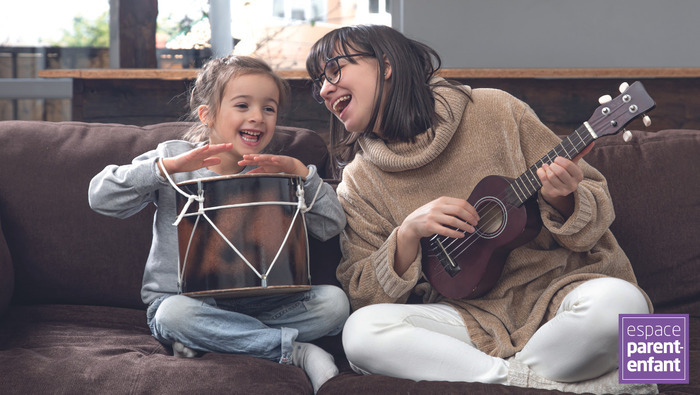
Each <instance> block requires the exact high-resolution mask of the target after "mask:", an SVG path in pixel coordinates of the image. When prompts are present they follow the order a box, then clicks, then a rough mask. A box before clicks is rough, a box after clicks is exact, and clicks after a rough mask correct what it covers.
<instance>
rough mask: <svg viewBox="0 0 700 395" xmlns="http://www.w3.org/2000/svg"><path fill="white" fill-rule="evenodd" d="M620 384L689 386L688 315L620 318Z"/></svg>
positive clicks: (642, 315) (625, 315)
mask: <svg viewBox="0 0 700 395" xmlns="http://www.w3.org/2000/svg"><path fill="white" fill-rule="evenodd" d="M619 323H620V329H619V330H620V383H684V384H687V383H688V380H689V378H688V370H689V366H688V353H689V352H688V314H620V317H619Z"/></svg>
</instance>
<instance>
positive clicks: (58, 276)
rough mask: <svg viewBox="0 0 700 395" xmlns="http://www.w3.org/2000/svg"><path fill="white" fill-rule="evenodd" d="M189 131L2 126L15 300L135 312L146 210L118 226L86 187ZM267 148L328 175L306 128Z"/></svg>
mask: <svg viewBox="0 0 700 395" xmlns="http://www.w3.org/2000/svg"><path fill="white" fill-rule="evenodd" d="M189 126H190V124H189V123H183V122H173V123H164V124H157V125H150V126H145V127H138V126H125V125H118V124H89V123H82V122H59V123H51V122H31V121H3V122H0V146H2V147H3V155H0V169H2V171H1V172H0V218H2V230H3V233H4V235H5V238H6V241H7V246H8V247H9V252H10V255H11V257H12V262H13V264H14V271H15V293H14V303H21V304H27V303H71V304H97V305H110V306H123V307H143V306H142V302H141V298H140V288H141V277H142V274H143V268H144V265H145V261H146V257H147V255H148V250H149V247H150V242H151V224H152V220H153V207H148V208H146V209H144V210H142V211H141V212H140V213H138V214H136V215H135V216H133V217H131V218H129V219H126V220H120V219H114V218H110V217H106V216H102V215H100V214H97V213H95V212H93V211H92V210H91V209H90V207H89V206H88V202H87V188H88V184H89V182H90V180H91V178H92V177H93V176H94V175H95V174H97V173H98V172H99V171H100V170H102V169H103V168H104V167H105V166H106V165H108V164H125V163H129V162H131V160H132V159H133V158H134V157H136V156H137V155H139V154H141V153H143V152H146V151H148V150H151V149H153V148H155V147H156V146H157V144H158V143H159V142H162V141H165V140H169V139H176V138H179V137H180V136H182V134H183V133H184V132H185V130H186V129H187V128H188V127H189ZM271 147H273V149H275V150H276V152H281V153H286V154H289V155H292V156H298V157H299V158H300V160H302V161H303V162H305V163H313V164H315V165H316V166H317V167H318V168H319V173H320V174H321V175H322V176H325V174H326V172H327V169H328V166H329V164H328V163H329V161H328V152H327V149H326V146H325V143H324V142H323V140H322V139H321V137H320V136H319V135H317V134H316V133H315V132H313V131H310V130H306V129H298V128H278V131H277V133H275V139H274V142H273V143H272V145H271ZM0 259H2V248H1V245H0ZM0 262H2V264H3V265H5V262H6V261H5V260H2V261H0ZM0 269H3V272H2V273H3V276H4V275H5V273H6V271H5V270H4V269H5V268H4V267H0ZM0 285H4V284H0ZM3 288H4V287H3ZM1 302H2V299H0V306H2V303H1Z"/></svg>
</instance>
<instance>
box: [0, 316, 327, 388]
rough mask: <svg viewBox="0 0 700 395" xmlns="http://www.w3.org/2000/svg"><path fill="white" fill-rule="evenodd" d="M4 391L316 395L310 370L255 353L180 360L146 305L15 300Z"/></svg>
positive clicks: (4, 342)
mask: <svg viewBox="0 0 700 395" xmlns="http://www.w3.org/2000/svg"><path fill="white" fill-rule="evenodd" d="M0 351H1V352H0V377H2V380H0V393H3V394H30V393H56V394H71V393H76V394H77V393H80V394H103V393H114V394H146V393H148V394H155V393H162V394H175V393H178V394H198V393H222V391H225V392H230V393H240V394H255V393H289V394H311V393H313V388H312V387H311V383H310V382H309V381H308V379H307V378H306V374H305V373H304V371H303V370H301V369H299V368H297V367H295V366H291V365H281V364H279V363H277V362H276V361H268V360H264V359H260V358H254V357H250V356H241V355H232V354H215V353H208V354H204V355H203V356H202V357H201V358H193V359H186V358H177V357H174V356H172V351H171V350H170V349H166V348H165V347H163V346H162V345H161V344H160V343H158V341H156V340H155V339H154V338H153V337H152V336H151V334H150V331H149V329H148V327H147V326H146V315H145V312H144V311H141V310H134V309H123V308H115V307H104V306H92V307H91V306H66V305H53V306H15V307H12V308H10V311H9V313H8V316H7V319H6V320H3V321H0Z"/></svg>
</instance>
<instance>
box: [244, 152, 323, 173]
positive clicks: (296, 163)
mask: <svg viewBox="0 0 700 395" xmlns="http://www.w3.org/2000/svg"><path fill="white" fill-rule="evenodd" d="M238 164H239V165H240V166H251V165H252V166H258V167H257V168H255V169H253V170H251V171H250V173H288V174H295V175H298V176H300V177H306V176H308V175H309V169H308V168H307V167H306V166H305V165H304V164H303V163H301V161H300V160H299V159H296V158H292V157H291V156H284V155H269V154H247V155H243V160H241V161H239V162H238Z"/></svg>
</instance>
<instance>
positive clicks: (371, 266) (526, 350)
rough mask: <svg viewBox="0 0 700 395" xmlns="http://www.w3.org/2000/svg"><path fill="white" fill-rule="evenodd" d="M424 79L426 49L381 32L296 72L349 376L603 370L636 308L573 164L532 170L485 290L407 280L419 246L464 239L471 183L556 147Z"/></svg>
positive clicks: (522, 123)
mask: <svg viewBox="0 0 700 395" xmlns="http://www.w3.org/2000/svg"><path fill="white" fill-rule="evenodd" d="M439 66H440V58H439V56H438V55H437V53H436V52H435V51H434V50H432V49H431V48H429V47H427V46H425V45H424V44H421V43H419V42H416V41H414V40H410V39H408V38H407V37H405V36H403V35H402V34H401V33H399V32H397V31H395V30H393V29H391V28H389V27H384V26H351V27H344V28H340V29H337V30H334V31H332V32H330V33H328V34H327V35H326V36H324V37H323V38H321V39H320V40H319V41H318V42H316V43H315V44H314V46H313V47H312V49H311V52H310V54H309V56H308V58H307V71H308V72H309V75H310V76H311V77H312V78H313V79H314V81H315V84H314V97H315V98H316V99H317V100H318V101H319V102H320V103H324V104H325V106H326V107H327V108H328V110H329V111H330V112H331V113H332V114H333V117H332V121H331V122H332V125H331V135H332V142H333V144H334V145H337V146H340V147H341V148H343V151H342V152H340V153H339V154H338V155H339V159H340V162H341V165H343V166H344V169H343V173H342V183H341V184H340V185H339V187H338V191H337V192H338V197H339V199H340V201H341V204H342V206H343V208H344V210H345V212H346V215H347V221H348V224H347V226H346V228H345V231H344V232H343V233H342V234H341V245H342V251H343V260H342V262H341V263H340V265H339V267H338V271H337V275H338V279H339V280H340V282H341V284H342V285H343V287H344V289H345V291H346V292H347V293H348V295H349V297H350V302H351V305H352V307H353V309H354V310H355V312H354V313H353V314H352V315H351V316H350V318H349V319H348V321H347V323H346V326H345V329H344V331H343V345H344V347H345V351H346V354H347V356H348V359H349V361H350V363H351V366H352V367H353V369H354V370H355V371H357V372H360V373H375V374H384V375H389V376H393V377H400V378H408V379H413V380H450V381H478V382H486V383H500V384H510V385H520V386H528V385H535V386H536V385H538V384H535V383H532V382H528V381H532V380H533V378H534V377H537V380H539V379H541V378H544V379H542V380H541V381H542V382H546V381H547V380H555V381H558V382H577V381H581V380H588V379H592V378H595V377H599V376H601V375H604V374H605V373H608V372H611V371H614V370H615V369H616V367H617V344H618V343H617V339H618V333H617V330H618V329H617V328H618V315H619V314H622V313H649V312H650V311H651V309H652V306H651V303H650V301H649V299H648V297H647V296H646V294H644V292H643V291H642V290H641V289H639V287H638V286H637V285H636V280H635V276H634V273H633V271H632V268H631V265H630V262H629V261H628V259H627V257H626V256H625V254H624V253H623V251H622V250H621V249H620V247H619V246H618V244H617V242H616V240H615V238H614V237H613V235H612V234H611V233H610V231H609V229H608V227H609V225H610V224H611V223H612V221H613V219H614V212H613V206H612V202H611V201H610V196H609V194H608V190H607V187H606V184H605V180H604V178H603V176H602V175H601V174H600V173H599V172H597V171H596V170H595V169H593V168H592V167H591V166H589V165H587V164H586V163H585V162H583V161H581V160H580V157H581V156H583V155H585V154H586V153H587V152H588V151H587V150H584V151H583V152H582V153H581V155H579V157H576V158H574V160H568V159H566V158H562V157H558V158H556V159H555V160H554V161H553V162H552V163H551V164H550V165H543V166H542V168H540V169H538V171H537V176H538V177H539V180H540V182H541V183H542V188H541V189H540V190H539V192H538V194H537V196H536V199H537V203H538V205H539V215H540V217H541V219H542V223H543V226H542V230H541V231H540V232H539V234H538V235H537V236H536V238H534V240H532V241H530V242H528V243H527V244H525V245H523V246H521V247H519V248H516V249H515V250H513V251H512V252H511V253H510V254H509V255H508V257H507V260H506V263H505V267H504V269H503V273H502V275H501V277H500V280H499V281H498V282H497V283H496V284H495V286H494V287H493V288H492V289H491V290H490V291H489V292H487V293H485V294H484V295H482V296H480V297H478V298H475V299H464V298H463V299H451V298H447V297H444V296H442V295H440V294H439V293H438V292H436V291H435V290H434V289H433V288H432V287H431V286H430V284H429V283H427V282H424V281H422V270H421V256H422V249H421V245H420V240H421V239H422V238H424V237H429V236H431V235H433V234H439V235H442V236H449V237H456V238H464V237H469V236H470V235H471V234H472V233H473V232H474V231H475V227H477V226H478V225H479V224H480V220H481V218H480V214H479V213H478V212H477V210H475V208H474V207H473V206H472V205H470V204H469V203H468V202H467V201H466V200H464V199H466V198H467V197H468V196H469V195H470V193H471V191H472V190H473V188H474V186H475V185H476V184H477V182H479V180H481V179H482V178H484V177H485V176H487V175H491V174H498V175H502V176H507V177H517V176H519V175H520V174H522V173H523V172H524V171H525V170H527V168H528V167H529V166H530V165H532V164H533V163H535V162H537V160H539V159H541V158H542V157H543V156H544V154H545V153H547V152H548V151H550V150H551V149H552V148H553V147H554V146H556V145H557V144H559V143H560V142H561V140H560V139H559V138H557V137H556V135H554V134H553V133H552V132H551V131H550V130H549V129H548V128H547V127H546V126H544V125H543V124H542V123H541V122H540V121H539V120H538V118H537V116H536V115H535V114H534V113H533V111H532V110H531V109H530V108H529V107H528V106H527V105H526V104H525V103H523V102H522V101H520V100H518V99H516V98H514V97H513V96H511V95H509V94H507V93H505V92H503V91H499V90H494V89H471V88H470V87H468V86H453V85H451V84H449V83H447V82H446V81H445V80H443V79H441V78H439V77H436V76H435V72H436V71H437V69H438V68H439ZM588 150H590V147H589V148H588ZM416 297H419V298H420V299H421V300H422V304H406V302H407V301H409V299H411V300H415V299H417V298H416ZM513 357H514V358H513ZM531 373H532V374H531ZM530 375H531V377H530ZM528 377H530V379H528ZM615 381H617V380H616V377H615Z"/></svg>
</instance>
